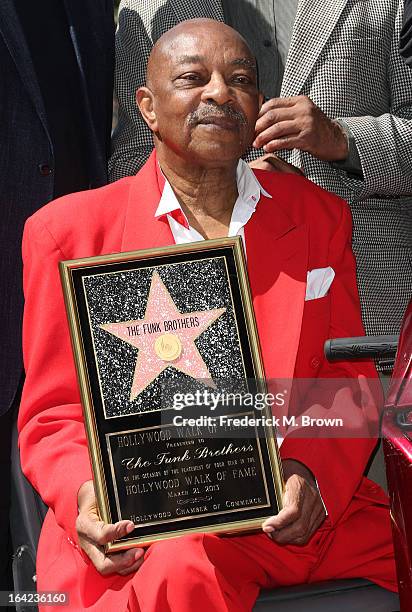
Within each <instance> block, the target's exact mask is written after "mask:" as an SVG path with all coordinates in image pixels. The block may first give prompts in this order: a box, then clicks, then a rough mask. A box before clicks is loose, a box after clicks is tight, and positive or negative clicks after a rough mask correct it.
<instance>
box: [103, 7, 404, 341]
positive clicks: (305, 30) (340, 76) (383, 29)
mask: <svg viewBox="0 0 412 612" xmlns="http://www.w3.org/2000/svg"><path fill="white" fill-rule="evenodd" d="M402 16H403V0H387V1H386V2H382V0H369V1H368V2H358V1H356V0H318V1H317V2H313V0H293V1H291V2H287V3H286V2H283V1H281V0H237V1H236V2H232V1H231V0H223V1H222V0H208V1H207V2H197V1H196V0H191V1H189V2H184V3H183V2H180V1H179V0H167V1H166V0H151V1H150V2H148V1H143V2H142V1H137V0H122V2H121V4H120V15H119V29H118V32H117V37H116V76H115V80H116V91H117V95H118V98H119V125H118V128H117V130H116V131H115V134H114V139H113V152H112V157H111V160H110V180H116V179H118V178H120V177H121V176H125V175H128V174H134V173H135V172H136V171H137V169H138V168H140V167H141V166H142V165H143V163H144V161H145V160H146V159H147V157H148V156H149V154H150V151H151V149H152V146H153V145H152V138H151V135H150V133H149V131H148V129H147V127H146V126H145V125H144V122H143V120H142V119H141V118H140V117H139V114H138V112H137V110H136V105H135V91H136V89H137V88H138V87H139V86H140V85H142V84H143V82H144V76H145V67H146V62H147V58H148V55H149V52H150V49H151V47H152V44H153V43H154V42H156V40H157V39H158V38H159V37H160V35H161V34H162V33H163V32H165V31H166V30H168V29H170V28H171V27H173V26H174V25H175V24H176V23H178V22H179V21H183V20H186V19H191V18H195V17H211V18H214V19H217V20H219V21H225V22H226V23H228V24H229V25H232V26H233V27H235V29H237V30H239V31H240V32H241V34H242V35H243V36H244V37H245V38H246V40H247V41H248V43H249V45H250V47H251V49H252V51H253V53H254V54H255V56H256V57H257V60H258V64H259V71H260V85H261V89H262V91H263V93H264V95H265V97H266V98H267V99H268V102H266V104H265V106H264V107H263V111H262V116H261V118H260V119H259V120H258V123H257V129H258V132H259V137H258V139H257V140H256V141H255V145H256V146H257V147H262V146H263V145H266V146H267V147H268V149H267V151H268V152H269V153H272V152H275V153H279V154H280V155H282V157H283V158H284V159H286V161H288V162H290V163H292V164H294V165H295V166H298V167H301V168H302V170H303V171H304V173H305V175H306V176H307V177H308V178H310V179H311V180H313V181H314V182H316V183H318V184H319V185H321V186H322V187H324V188H325V189H328V190H329V191H333V192H335V193H336V194H337V195H339V196H340V197H342V198H344V199H345V200H347V201H348V202H349V204H350V207H351V211H352V216H353V221H354V233H353V249H354V252H355V255H356V259H357V271H358V286H359V292H360V297H361V304H362V314H363V322H364V325H365V328H366V333H368V334H394V333H397V332H398V330H399V327H400V323H401V319H402V315H403V311H404V309H405V308H406V305H407V303H408V301H409V298H410V295H411V292H412V263H411V262H412V249H411V243H412V216H411V208H412V144H411V143H412V73H411V72H410V71H409V70H408V68H407V67H406V66H405V64H404V63H403V61H402V58H401V57H400V55H399V50H398V46H399V33H400V28H401V24H402ZM290 129H292V132H290ZM261 154H262V151H261V150H255V151H254V152H252V153H251V154H250V155H249V157H248V159H253V158H256V157H258V156H260V155H261Z"/></svg>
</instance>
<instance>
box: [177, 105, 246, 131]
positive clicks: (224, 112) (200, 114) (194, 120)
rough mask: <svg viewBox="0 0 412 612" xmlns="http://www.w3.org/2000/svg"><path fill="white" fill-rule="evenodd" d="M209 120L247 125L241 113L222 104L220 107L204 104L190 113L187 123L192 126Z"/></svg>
mask: <svg viewBox="0 0 412 612" xmlns="http://www.w3.org/2000/svg"><path fill="white" fill-rule="evenodd" d="M209 118H219V119H232V120H233V121H236V122H237V123H239V125H247V120H246V117H245V115H244V114H243V113H242V111H241V110H237V109H235V108H233V107H232V106H230V105H229V104H222V106H217V105H214V104H206V105H205V106H201V107H200V108H198V109H196V110H195V111H193V112H191V113H190V115H189V119H188V123H189V125H191V126H193V125H197V124H198V123H201V122H202V121H204V120H205V119H209Z"/></svg>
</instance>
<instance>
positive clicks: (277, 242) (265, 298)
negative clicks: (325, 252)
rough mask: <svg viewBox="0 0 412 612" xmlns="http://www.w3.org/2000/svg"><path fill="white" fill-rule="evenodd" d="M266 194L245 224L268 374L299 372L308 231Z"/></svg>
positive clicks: (284, 376) (289, 376) (279, 376)
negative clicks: (297, 367) (296, 370)
mask: <svg viewBox="0 0 412 612" xmlns="http://www.w3.org/2000/svg"><path fill="white" fill-rule="evenodd" d="M275 201H276V200H275V198H274V199H272V200H270V199H268V198H264V197H262V198H261V200H260V202H259V205H258V207H257V209H256V212H255V214H254V215H253V216H252V218H251V220H250V221H249V223H248V224H247V225H246V227H245V237H246V250H247V264H248V271H249V280H250V285H251V290H252V296H253V305H254V310H255V316H256V322H257V326H258V331H259V337H260V344H261V349H262V355H263V363H264V367H265V374H266V379H268V380H269V379H274V378H275V379H286V380H290V379H292V377H293V372H294V369H295V361H296V355H297V350H298V345H299V337H300V329H301V323H302V316H303V307H304V300H305V291H306V273H307V260H308V232H307V228H306V226H305V225H301V226H296V224H294V223H293V222H292V221H291V219H290V218H289V217H288V216H287V214H286V213H285V210H286V208H283V207H281V206H277V208H276V209H274V206H276V204H275Z"/></svg>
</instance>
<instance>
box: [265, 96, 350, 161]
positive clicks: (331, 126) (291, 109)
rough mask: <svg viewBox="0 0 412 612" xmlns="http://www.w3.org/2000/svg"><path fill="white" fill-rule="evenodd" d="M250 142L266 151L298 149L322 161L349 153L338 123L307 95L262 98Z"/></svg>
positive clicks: (339, 158)
mask: <svg viewBox="0 0 412 612" xmlns="http://www.w3.org/2000/svg"><path fill="white" fill-rule="evenodd" d="M253 146H254V147H255V148H257V149H259V148H263V150H264V151H265V152H266V153H274V152H275V151H279V150H281V149H288V150H291V149H299V150H300V151H305V152H307V153H311V154H312V155H313V156H314V157H317V158H318V159H321V160H324V161H343V160H345V159H346V158H347V156H348V153H349V148H348V146H349V145H348V140H347V137H346V135H345V133H344V131H343V129H342V127H341V126H340V125H339V123H337V122H336V121H334V120H332V119H329V117H327V116H326V115H325V113H324V112H322V110H321V109H320V108H319V107H318V106H316V104H314V103H313V102H312V100H311V99H310V98H308V97H307V96H293V97H291V98H272V99H271V100H268V101H267V102H265V103H264V104H263V106H262V108H261V109H260V113H259V118H258V120H257V122H256V138H255V141H254V142H253Z"/></svg>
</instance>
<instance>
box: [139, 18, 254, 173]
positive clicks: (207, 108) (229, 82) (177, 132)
mask: <svg viewBox="0 0 412 612" xmlns="http://www.w3.org/2000/svg"><path fill="white" fill-rule="evenodd" d="M260 102H261V98H260V96H259V92H258V87H257V69H256V60H255V58H254V56H253V54H252V52H251V51H250V49H249V47H248V45H247V43H246V42H245V40H244V39H243V38H242V36H241V35H240V34H239V33H238V32H236V31H235V30H233V28H230V27H229V26H227V25H225V24H224V23H221V22H219V21H214V20H213V19H193V20H190V21H184V22H182V23H179V25H177V26H176V27H174V28H172V29H171V30H169V31H168V32H166V33H165V34H164V35H163V36H162V37H161V38H159V40H158V41H157V43H156V44H155V46H154V48H153V51H152V53H151V55H150V58H149V63H148V68H147V86H146V87H141V88H140V89H139V90H138V92H137V103H138V105H139V108H140V111H141V113H142V115H143V118H144V119H145V121H146V123H147V124H148V126H149V127H150V129H151V130H152V132H153V135H154V141H155V146H156V149H157V151H158V155H159V157H161V156H164V155H167V156H169V157H170V156H173V155H178V156H179V157H180V158H184V159H185V160H188V162H190V163H192V164H194V163H197V164H203V165H208V164H209V165H210V164H219V163H222V164H224V163H226V164H228V163H231V164H232V165H233V164H234V163H235V162H237V160H238V159H239V157H241V156H242V155H243V154H244V153H245V151H246V150H247V148H248V147H249V146H250V144H251V142H252V141H253V137H254V130H255V124H256V119H257V116H258V113H259V108H260Z"/></svg>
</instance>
